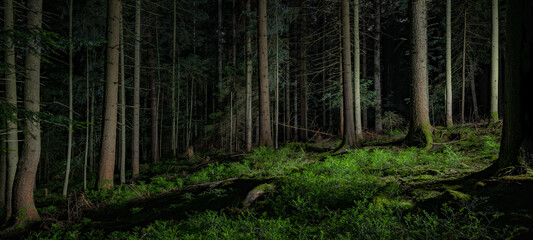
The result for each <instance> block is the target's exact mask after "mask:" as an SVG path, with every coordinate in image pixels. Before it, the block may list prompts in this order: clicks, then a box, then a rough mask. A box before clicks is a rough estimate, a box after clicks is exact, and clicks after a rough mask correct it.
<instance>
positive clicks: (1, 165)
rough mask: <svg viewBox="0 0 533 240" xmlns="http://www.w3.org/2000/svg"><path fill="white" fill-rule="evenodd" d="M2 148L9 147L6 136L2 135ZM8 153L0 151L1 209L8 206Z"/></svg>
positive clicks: (0, 144) (0, 139) (0, 137)
mask: <svg viewBox="0 0 533 240" xmlns="http://www.w3.org/2000/svg"><path fill="white" fill-rule="evenodd" d="M0 141H1V142H0V148H2V149H7V143H6V137H5V136H0ZM6 183H7V153H6V152H5V151H2V152H0V209H4V208H5V207H6Z"/></svg>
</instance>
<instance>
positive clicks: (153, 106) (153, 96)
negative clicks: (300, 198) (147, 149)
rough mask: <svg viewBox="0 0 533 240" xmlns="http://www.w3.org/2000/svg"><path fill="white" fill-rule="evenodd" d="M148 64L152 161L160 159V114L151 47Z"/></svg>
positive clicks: (149, 38)
mask: <svg viewBox="0 0 533 240" xmlns="http://www.w3.org/2000/svg"><path fill="white" fill-rule="evenodd" d="M146 40H147V41H148V42H149V43H151V42H152V33H149V34H148V37H147V39H146ZM147 57H148V58H147V65H148V67H149V68H150V70H149V71H148V75H149V77H150V113H151V121H152V122H151V143H152V144H151V146H152V147H151V152H152V162H157V161H159V151H158V149H159V147H158V145H159V142H158V140H159V137H158V131H157V129H158V127H157V123H158V119H157V118H158V114H157V77H156V75H155V70H154V69H155V67H156V66H155V56H154V49H153V48H152V47H150V48H149V49H148V56H147Z"/></svg>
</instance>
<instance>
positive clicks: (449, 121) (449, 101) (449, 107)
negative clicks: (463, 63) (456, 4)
mask: <svg viewBox="0 0 533 240" xmlns="http://www.w3.org/2000/svg"><path fill="white" fill-rule="evenodd" d="M452 126H453V93H452V0H446V127H448V128H450V127H452Z"/></svg>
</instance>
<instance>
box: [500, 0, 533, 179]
mask: <svg viewBox="0 0 533 240" xmlns="http://www.w3.org/2000/svg"><path fill="white" fill-rule="evenodd" d="M506 3H507V29H506V46H505V50H506V55H505V69H506V71H505V81H504V87H503V89H504V93H503V97H504V101H503V102H504V103H505V106H504V108H503V109H504V111H503V119H504V121H503V134H502V143H501V148H500V157H499V158H498V160H497V161H496V162H495V163H494V165H493V168H495V170H501V169H504V168H506V167H509V166H515V167H516V166H524V165H529V167H532V164H533V159H532V156H533V125H532V121H531V116H532V115H533V109H532V108H531V105H530V104H529V103H530V101H529V100H530V99H531V92H533V83H532V82H531V79H532V78H533V66H532V65H533V48H531V46H533V32H532V31H525V29H529V27H530V24H531V22H533V5H532V4H531V1H529V0H508V1H507V2H506ZM524 51H529V52H524ZM518 169H520V168H518ZM522 172H525V171H519V172H516V173H522Z"/></svg>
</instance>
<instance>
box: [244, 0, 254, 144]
mask: <svg viewBox="0 0 533 240" xmlns="http://www.w3.org/2000/svg"><path fill="white" fill-rule="evenodd" d="M250 5H251V4H250V0H246V11H248V12H249V11H251V6H250ZM252 64H253V62H252V36H251V34H250V32H249V31H246V151H247V152H251V151H252V77H253V65H252Z"/></svg>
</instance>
